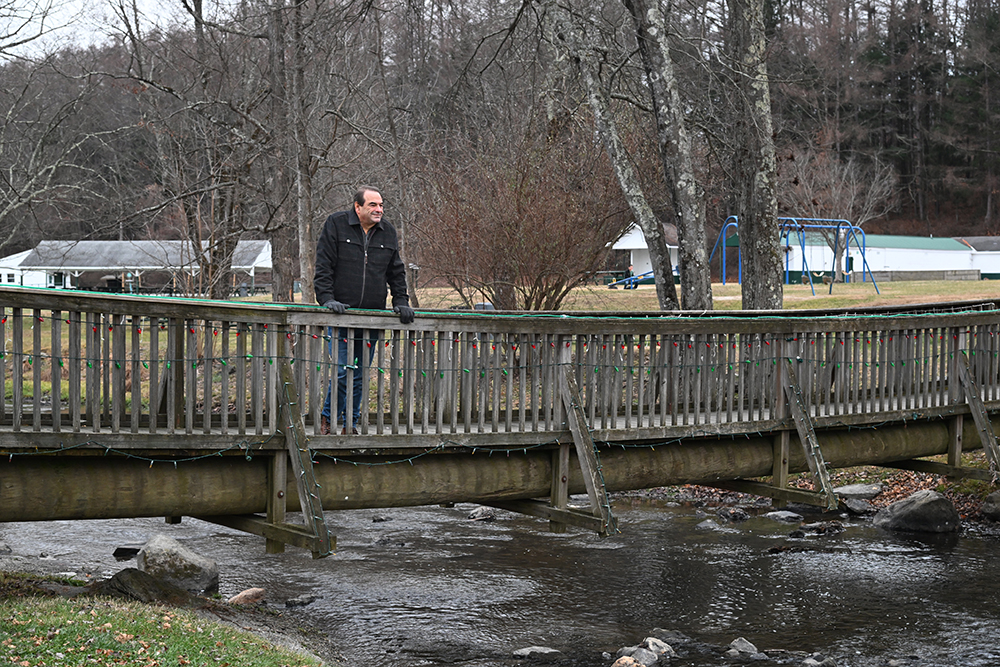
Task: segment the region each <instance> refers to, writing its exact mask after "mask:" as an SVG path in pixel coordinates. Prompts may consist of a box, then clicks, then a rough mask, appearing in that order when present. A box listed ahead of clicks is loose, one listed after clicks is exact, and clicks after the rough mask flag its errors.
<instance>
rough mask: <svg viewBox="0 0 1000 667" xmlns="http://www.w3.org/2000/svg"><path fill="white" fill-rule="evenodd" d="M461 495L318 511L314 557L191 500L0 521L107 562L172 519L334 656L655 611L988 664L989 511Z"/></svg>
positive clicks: (711, 661)
mask: <svg viewBox="0 0 1000 667" xmlns="http://www.w3.org/2000/svg"><path fill="white" fill-rule="evenodd" d="M475 508H476V506H475V505H457V506H454V507H420V508H403V509H384V510H357V511H342V512H330V513H328V514H327V521H328V525H329V527H330V531H331V533H332V534H334V535H336V536H337V541H338V546H337V550H336V552H335V553H334V554H333V555H331V556H329V557H327V558H324V559H319V560H313V559H312V558H311V556H310V554H308V553H307V552H304V551H302V550H299V549H295V548H292V547H289V548H288V551H287V552H286V553H284V554H277V555H268V554H265V553H264V543H263V540H262V539H260V538H257V537H254V536H250V535H246V534H243V533H238V532H236V531H232V530H229V529H226V528H222V527H218V526H215V525H212V524H208V523H205V522H202V521H198V520H195V519H188V518H185V519H184V520H183V522H182V523H181V524H179V525H166V524H165V523H164V522H163V520H162V519H128V520H119V519H115V520H101V521H58V522H46V523H7V524H0V542H4V543H6V544H7V545H8V546H9V547H10V548H11V549H12V551H13V553H14V554H16V555H22V556H33V557H37V556H42V555H44V557H45V558H54V559H58V560H59V561H61V562H65V563H68V564H71V567H72V571H74V572H75V573H76V574H77V575H78V576H90V577H92V578H93V577H100V578H104V577H107V576H110V575H111V574H113V573H114V572H117V571H118V570H120V569H122V568H124V567H130V566H134V565H135V563H134V561H131V562H123V563H119V562H116V561H115V560H114V558H113V557H112V552H113V551H114V549H115V548H116V547H119V546H123V545H141V544H143V543H144V542H145V541H146V540H147V539H148V538H149V537H150V536H151V535H152V534H153V533H156V532H161V533H164V534H167V535H170V536H172V537H174V538H175V539H177V540H179V541H180V542H182V543H183V544H184V545H185V546H187V547H189V548H190V549H192V550H194V551H196V552H198V553H200V554H202V555H204V556H207V557H209V558H212V559H214V560H216V561H217V562H218V564H219V568H220V573H221V575H220V593H221V594H222V596H223V597H229V596H231V595H233V594H235V593H237V592H239V591H241V590H244V589H246V588H250V587H256V586H259V587H263V588H265V589H267V592H268V597H267V599H268V604H270V605H273V606H274V607H275V608H276V609H280V610H282V611H283V612H285V613H295V614H303V615H307V616H308V617H309V618H310V620H311V621H312V622H314V623H315V624H317V625H318V626H319V627H322V628H324V629H325V630H326V631H327V632H328V633H330V635H331V636H332V637H333V638H334V639H335V642H336V644H337V645H338V646H339V647H340V649H341V652H342V653H343V655H344V656H345V657H346V661H345V664H347V665H350V666H354V665H368V664H371V665H379V666H380V667H425V666H426V667H438V666H444V665H461V666H462V667H509V666H511V665H524V664H529V663H525V662H524V661H519V660H515V659H513V658H512V657H511V654H512V652H513V651H514V650H515V649H518V648H523V647H526V646H549V647H552V648H555V649H558V650H560V651H562V652H563V653H564V654H565V656H566V658H565V663H560V664H573V665H579V666H580V667H607V666H608V665H610V664H611V662H612V661H613V660H608V659H606V658H602V657H601V653H602V652H604V651H607V652H609V653H611V654H612V655H614V654H615V652H616V651H617V650H618V649H619V648H620V647H622V646H626V645H635V644H638V643H640V642H641V641H642V640H643V638H644V637H646V636H648V635H649V634H650V631H651V630H653V629H654V628H664V629H668V630H675V631H679V632H682V633H684V634H686V635H688V636H689V637H691V638H692V639H694V640H696V641H698V642H703V643H707V644H713V645H719V646H725V645H728V644H729V642H731V641H732V640H734V639H736V638H737V637H745V638H746V639H748V640H749V641H751V642H753V643H754V644H755V645H756V646H757V647H758V648H759V649H760V650H763V651H765V652H766V651H768V650H769V649H785V650H789V651H805V652H808V653H812V652H819V653H823V654H824V655H828V656H831V657H832V658H834V660H835V661H836V663H837V665H838V667H846V666H852V667H883V666H884V665H886V664H887V662H888V661H889V660H899V661H901V662H900V663H899V664H901V665H914V666H917V665H919V666H920V667H937V666H940V667H946V666H947V667H986V666H988V665H989V666H995V665H998V664H1000V642H998V641H997V638H998V637H1000V605H998V595H997V594H998V592H1000V586H998V582H1000V558H997V547H998V538H997V537H996V535H994V534H991V533H989V532H988V531H986V530H977V529H975V528H974V527H973V528H969V527H967V528H966V529H965V530H964V531H963V532H962V533H961V534H959V535H950V536H929V535H924V536H920V535H917V534H908V535H902V534H892V533H887V532H885V531H882V530H880V529H877V528H874V527H873V526H872V524H871V521H870V519H861V518H847V517H846V516H844V517H842V516H840V515H835V514H834V515H829V514H828V515H818V514H817V515H809V516H806V521H807V522H808V521H829V520H831V519H837V520H840V521H843V523H844V525H845V528H846V530H845V531H844V532H842V533H839V534H836V535H829V536H816V535H811V534H810V535H807V537H806V538H804V539H791V538H789V533H790V532H791V531H792V530H793V529H794V528H795V525H790V524H785V523H779V522H777V521H774V520H772V519H769V518H765V517H764V516H762V514H763V512H766V511H767V508H761V509H752V510H751V513H757V514H761V515H760V516H752V517H751V518H750V519H749V520H747V521H745V522H741V523H729V522H727V521H724V520H722V519H720V518H718V517H716V516H715V515H714V511H713V510H710V509H707V508H706V509H704V510H701V509H698V508H695V507H690V506H688V507H682V506H676V505H672V504H669V503H663V502H657V501H650V500H619V501H616V504H615V507H614V512H615V515H616V517H617V518H618V519H619V521H620V524H621V528H622V532H621V533H620V534H618V535H615V536H612V537H609V538H606V539H601V538H599V537H597V536H596V535H593V534H590V533H587V532H584V531H582V530H577V529H572V528H571V529H570V530H569V531H568V532H566V533H562V534H557V533H550V532H548V531H547V525H546V524H545V523H544V522H542V521H539V520H535V519H529V518H526V517H521V516H516V515H513V514H508V513H504V512H498V513H497V514H498V518H497V519H496V520H494V521H471V520H469V519H468V518H467V517H468V515H469V514H470V512H471V511H472V510H473V509H475ZM706 522H707V523H706ZM776 547H777V548H782V547H787V548H785V549H783V550H779V551H778V552H777V553H775V552H774V551H775V548H776ZM306 595H308V596H317V599H316V601H314V602H312V603H311V604H309V605H308V606H305V607H299V608H296V609H295V610H294V611H293V612H292V611H290V612H286V610H285V606H284V601H285V600H287V599H289V598H293V597H298V596H306ZM670 664H673V665H689V666H691V667H708V666H709V665H721V664H725V663H724V662H723V661H722V660H721V658H719V657H717V656H690V657H688V658H685V659H682V660H674V661H672V662H671V663H670ZM758 664H760V663H758ZM763 664H774V663H763ZM795 664H798V662H796V663H795Z"/></svg>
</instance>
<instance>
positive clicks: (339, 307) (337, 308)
mask: <svg viewBox="0 0 1000 667" xmlns="http://www.w3.org/2000/svg"><path fill="white" fill-rule="evenodd" d="M323 307H324V308H329V309H330V310H331V311H332V312H334V313H337V314H338V315H343V314H344V313H346V312H347V304H346V303H341V302H339V301H337V300H336V299H330V300H329V301H327V302H326V303H324V304H323Z"/></svg>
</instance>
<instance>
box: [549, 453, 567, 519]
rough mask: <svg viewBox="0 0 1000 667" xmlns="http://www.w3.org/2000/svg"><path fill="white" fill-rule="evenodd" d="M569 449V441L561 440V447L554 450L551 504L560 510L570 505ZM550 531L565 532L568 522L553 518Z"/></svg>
mask: <svg viewBox="0 0 1000 667" xmlns="http://www.w3.org/2000/svg"><path fill="white" fill-rule="evenodd" d="M569 449H570V445H569V443H568V442H560V443H559V448H558V449H556V450H555V451H554V452H552V495H551V497H550V498H549V504H551V505H552V507H555V508H556V509H560V510H565V509H566V507H567V506H568V505H569ZM549 532H552V533H565V532H566V524H565V523H562V522H561V521H558V520H556V519H553V520H551V521H549Z"/></svg>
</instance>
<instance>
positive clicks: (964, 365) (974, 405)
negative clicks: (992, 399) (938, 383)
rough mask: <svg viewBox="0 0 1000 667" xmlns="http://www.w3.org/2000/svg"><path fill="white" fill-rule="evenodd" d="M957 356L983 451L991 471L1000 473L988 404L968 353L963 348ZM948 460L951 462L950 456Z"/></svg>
mask: <svg viewBox="0 0 1000 667" xmlns="http://www.w3.org/2000/svg"><path fill="white" fill-rule="evenodd" d="M955 356H956V358H957V364H958V376H959V378H960V381H961V383H962V389H963V391H964V393H965V401H966V403H968V404H969V409H970V410H971V411H972V419H973V420H974V421H975V422H976V430H977V431H978V432H979V440H980V442H981V443H982V445H983V451H984V452H986V459H987V460H988V461H989V462H990V472H992V473H993V474H994V475H997V474H998V473H1000V450H998V449H997V436H996V434H995V433H994V432H993V422H991V421H990V415H989V413H988V412H986V406H985V405H984V404H983V398H982V395H980V393H979V385H978V384H976V378H975V376H974V375H973V374H972V368H971V367H970V366H969V357H968V355H967V354H966V353H965V351H964V350H963V351H960V352H959V354H956V355H955ZM950 453H951V452H950V451H949V454H950ZM948 462H949V463H951V458H950V456H949V460H948Z"/></svg>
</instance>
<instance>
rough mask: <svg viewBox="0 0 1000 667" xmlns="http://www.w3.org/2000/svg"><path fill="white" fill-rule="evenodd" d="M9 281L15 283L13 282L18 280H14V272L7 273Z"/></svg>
mask: <svg viewBox="0 0 1000 667" xmlns="http://www.w3.org/2000/svg"><path fill="white" fill-rule="evenodd" d="M7 282H9V283H13V282H16V281H15V280H14V274H13V273H8V274H7Z"/></svg>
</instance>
